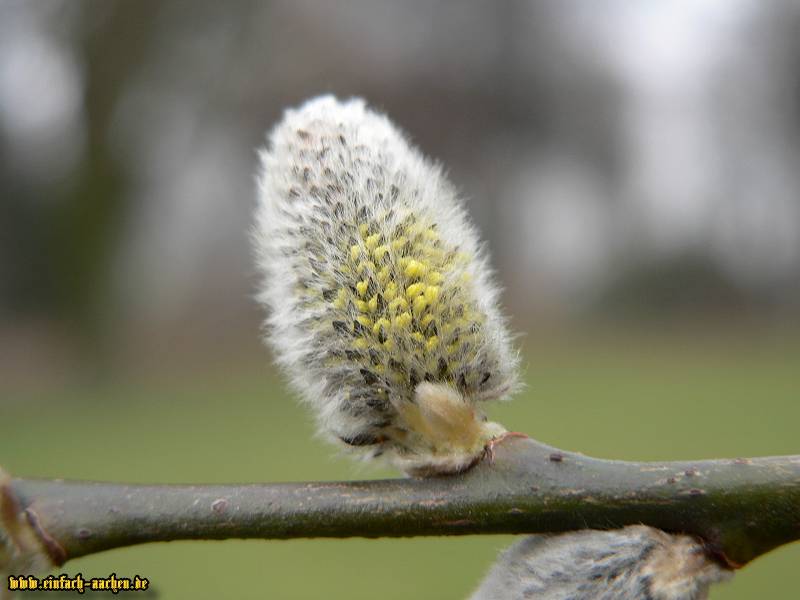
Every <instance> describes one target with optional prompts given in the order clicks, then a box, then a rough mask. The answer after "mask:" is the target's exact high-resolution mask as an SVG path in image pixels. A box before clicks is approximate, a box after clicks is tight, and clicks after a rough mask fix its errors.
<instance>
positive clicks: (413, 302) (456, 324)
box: [333, 216, 482, 378]
mask: <svg viewBox="0 0 800 600" xmlns="http://www.w3.org/2000/svg"><path fill="white" fill-rule="evenodd" d="M357 232H358V233H357V234H356V236H355V239H352V238H351V240H350V241H349V243H348V245H347V246H346V255H347V258H348V262H347V264H346V265H343V267H342V270H343V272H346V273H352V274H353V276H352V277H353V280H354V281H353V283H352V284H350V286H344V287H342V288H340V289H338V290H337V291H336V296H335V298H334V300H333V307H334V308H336V309H339V310H341V311H344V313H345V314H349V315H350V316H349V319H352V321H353V323H354V324H353V331H352V334H353V336H354V339H353V341H352V347H353V348H354V349H355V350H369V351H370V353H371V354H369V357H367V356H366V355H363V356H362V357H361V359H360V360H363V361H364V364H365V368H367V369H369V370H371V371H374V372H378V371H384V370H386V369H384V368H381V369H377V368H376V367H378V366H381V367H383V366H384V365H386V364H388V365H390V369H391V364H394V365H397V364H398V362H401V361H402V359H404V357H397V356H395V355H394V354H391V355H388V354H386V352H382V353H381V354H378V355H376V354H374V353H373V352H374V351H388V352H393V351H395V350H396V349H398V348H402V349H404V350H405V351H407V352H410V353H411V356H413V357H415V358H414V360H415V361H417V362H418V363H419V364H422V365H423V366H424V369H425V370H426V373H419V376H420V377H423V376H425V375H430V374H431V373H437V377H445V378H446V377H447V373H451V372H454V371H455V368H456V367H457V366H458V365H456V364H453V362H454V361H459V360H463V359H464V358H469V357H468V356H466V357H465V355H464V351H465V349H468V348H469V347H470V344H469V341H470V337H471V336H472V335H473V331H474V326H473V327H470V325H471V323H473V322H475V321H480V320H481V319H482V317H481V315H480V313H479V311H476V310H475V309H474V304H473V302H472V300H471V299H472V294H471V293H469V292H467V291H466V290H467V288H466V287H464V286H465V284H464V281H463V280H462V278H461V277H460V274H461V273H462V272H463V269H462V268H457V269H456V267H460V266H461V265H462V264H463V261H467V260H468V257H467V256H465V255H463V254H462V253H460V252H457V251H455V250H449V249H448V248H446V247H444V244H443V243H442V241H441V239H440V236H439V234H438V232H437V229H436V226H435V225H430V224H424V223H423V222H421V219H419V218H417V217H411V216H409V217H407V218H406V219H405V220H401V221H400V222H399V224H398V223H393V224H391V225H389V224H387V220H386V219H385V218H380V217H378V216H375V217H373V218H372V219H369V220H368V221H367V222H365V223H360V224H359V225H358V227H357ZM454 271H455V272H454ZM448 273H452V275H451V276H450V278H449V283H448V275H447V274H448ZM351 311H352V312H351ZM340 314H341V313H340ZM343 318H344V317H343ZM340 323H341V325H340V327H341V328H343V329H344V330H347V331H349V329H350V326H349V325H346V321H341V322H340ZM355 323H358V324H359V325H360V326H361V327H359V326H358V325H355ZM398 344H399V346H398ZM350 358H351V359H352V357H350ZM398 358H400V359H401V361H398V360H397V359H398ZM368 359H369V360H368ZM389 359H392V360H391V362H390V360H389ZM442 361H444V363H443V362H442ZM406 362H408V361H407V360H406ZM405 376H408V374H407V373H406V374H405Z"/></svg>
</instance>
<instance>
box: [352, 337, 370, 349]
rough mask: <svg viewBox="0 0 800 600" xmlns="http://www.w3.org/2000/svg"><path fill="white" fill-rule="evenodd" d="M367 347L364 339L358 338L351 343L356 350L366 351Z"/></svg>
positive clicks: (367, 344)
mask: <svg viewBox="0 0 800 600" xmlns="http://www.w3.org/2000/svg"><path fill="white" fill-rule="evenodd" d="M368 346H369V343H368V342H367V340H366V338H363V337H360V338H358V339H357V340H356V341H355V342H353V347H354V348H356V349H357V350H366V349H367V347H368Z"/></svg>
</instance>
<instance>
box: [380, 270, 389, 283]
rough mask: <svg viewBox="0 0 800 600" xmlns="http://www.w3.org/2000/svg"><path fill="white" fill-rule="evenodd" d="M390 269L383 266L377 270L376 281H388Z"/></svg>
mask: <svg viewBox="0 0 800 600" xmlns="http://www.w3.org/2000/svg"><path fill="white" fill-rule="evenodd" d="M389 275H390V270H389V267H383V268H382V269H381V270H380V271H378V281H380V282H381V283H386V282H387V281H389Z"/></svg>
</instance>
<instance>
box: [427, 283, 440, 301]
mask: <svg viewBox="0 0 800 600" xmlns="http://www.w3.org/2000/svg"><path fill="white" fill-rule="evenodd" d="M437 298H439V288H438V287H437V286H435V285H432V286H429V287H427V288H425V300H427V301H428V303H433V302H436V300H437Z"/></svg>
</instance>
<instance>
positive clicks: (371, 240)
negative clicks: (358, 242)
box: [364, 233, 381, 250]
mask: <svg viewBox="0 0 800 600" xmlns="http://www.w3.org/2000/svg"><path fill="white" fill-rule="evenodd" d="M380 237H381V236H379V235H378V234H377V233H375V234H372V235H371V236H369V237H367V239H366V240H364V245H365V246H366V247H367V248H369V249H370V250H374V249H375V246H377V245H378V241H379V240H380Z"/></svg>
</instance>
